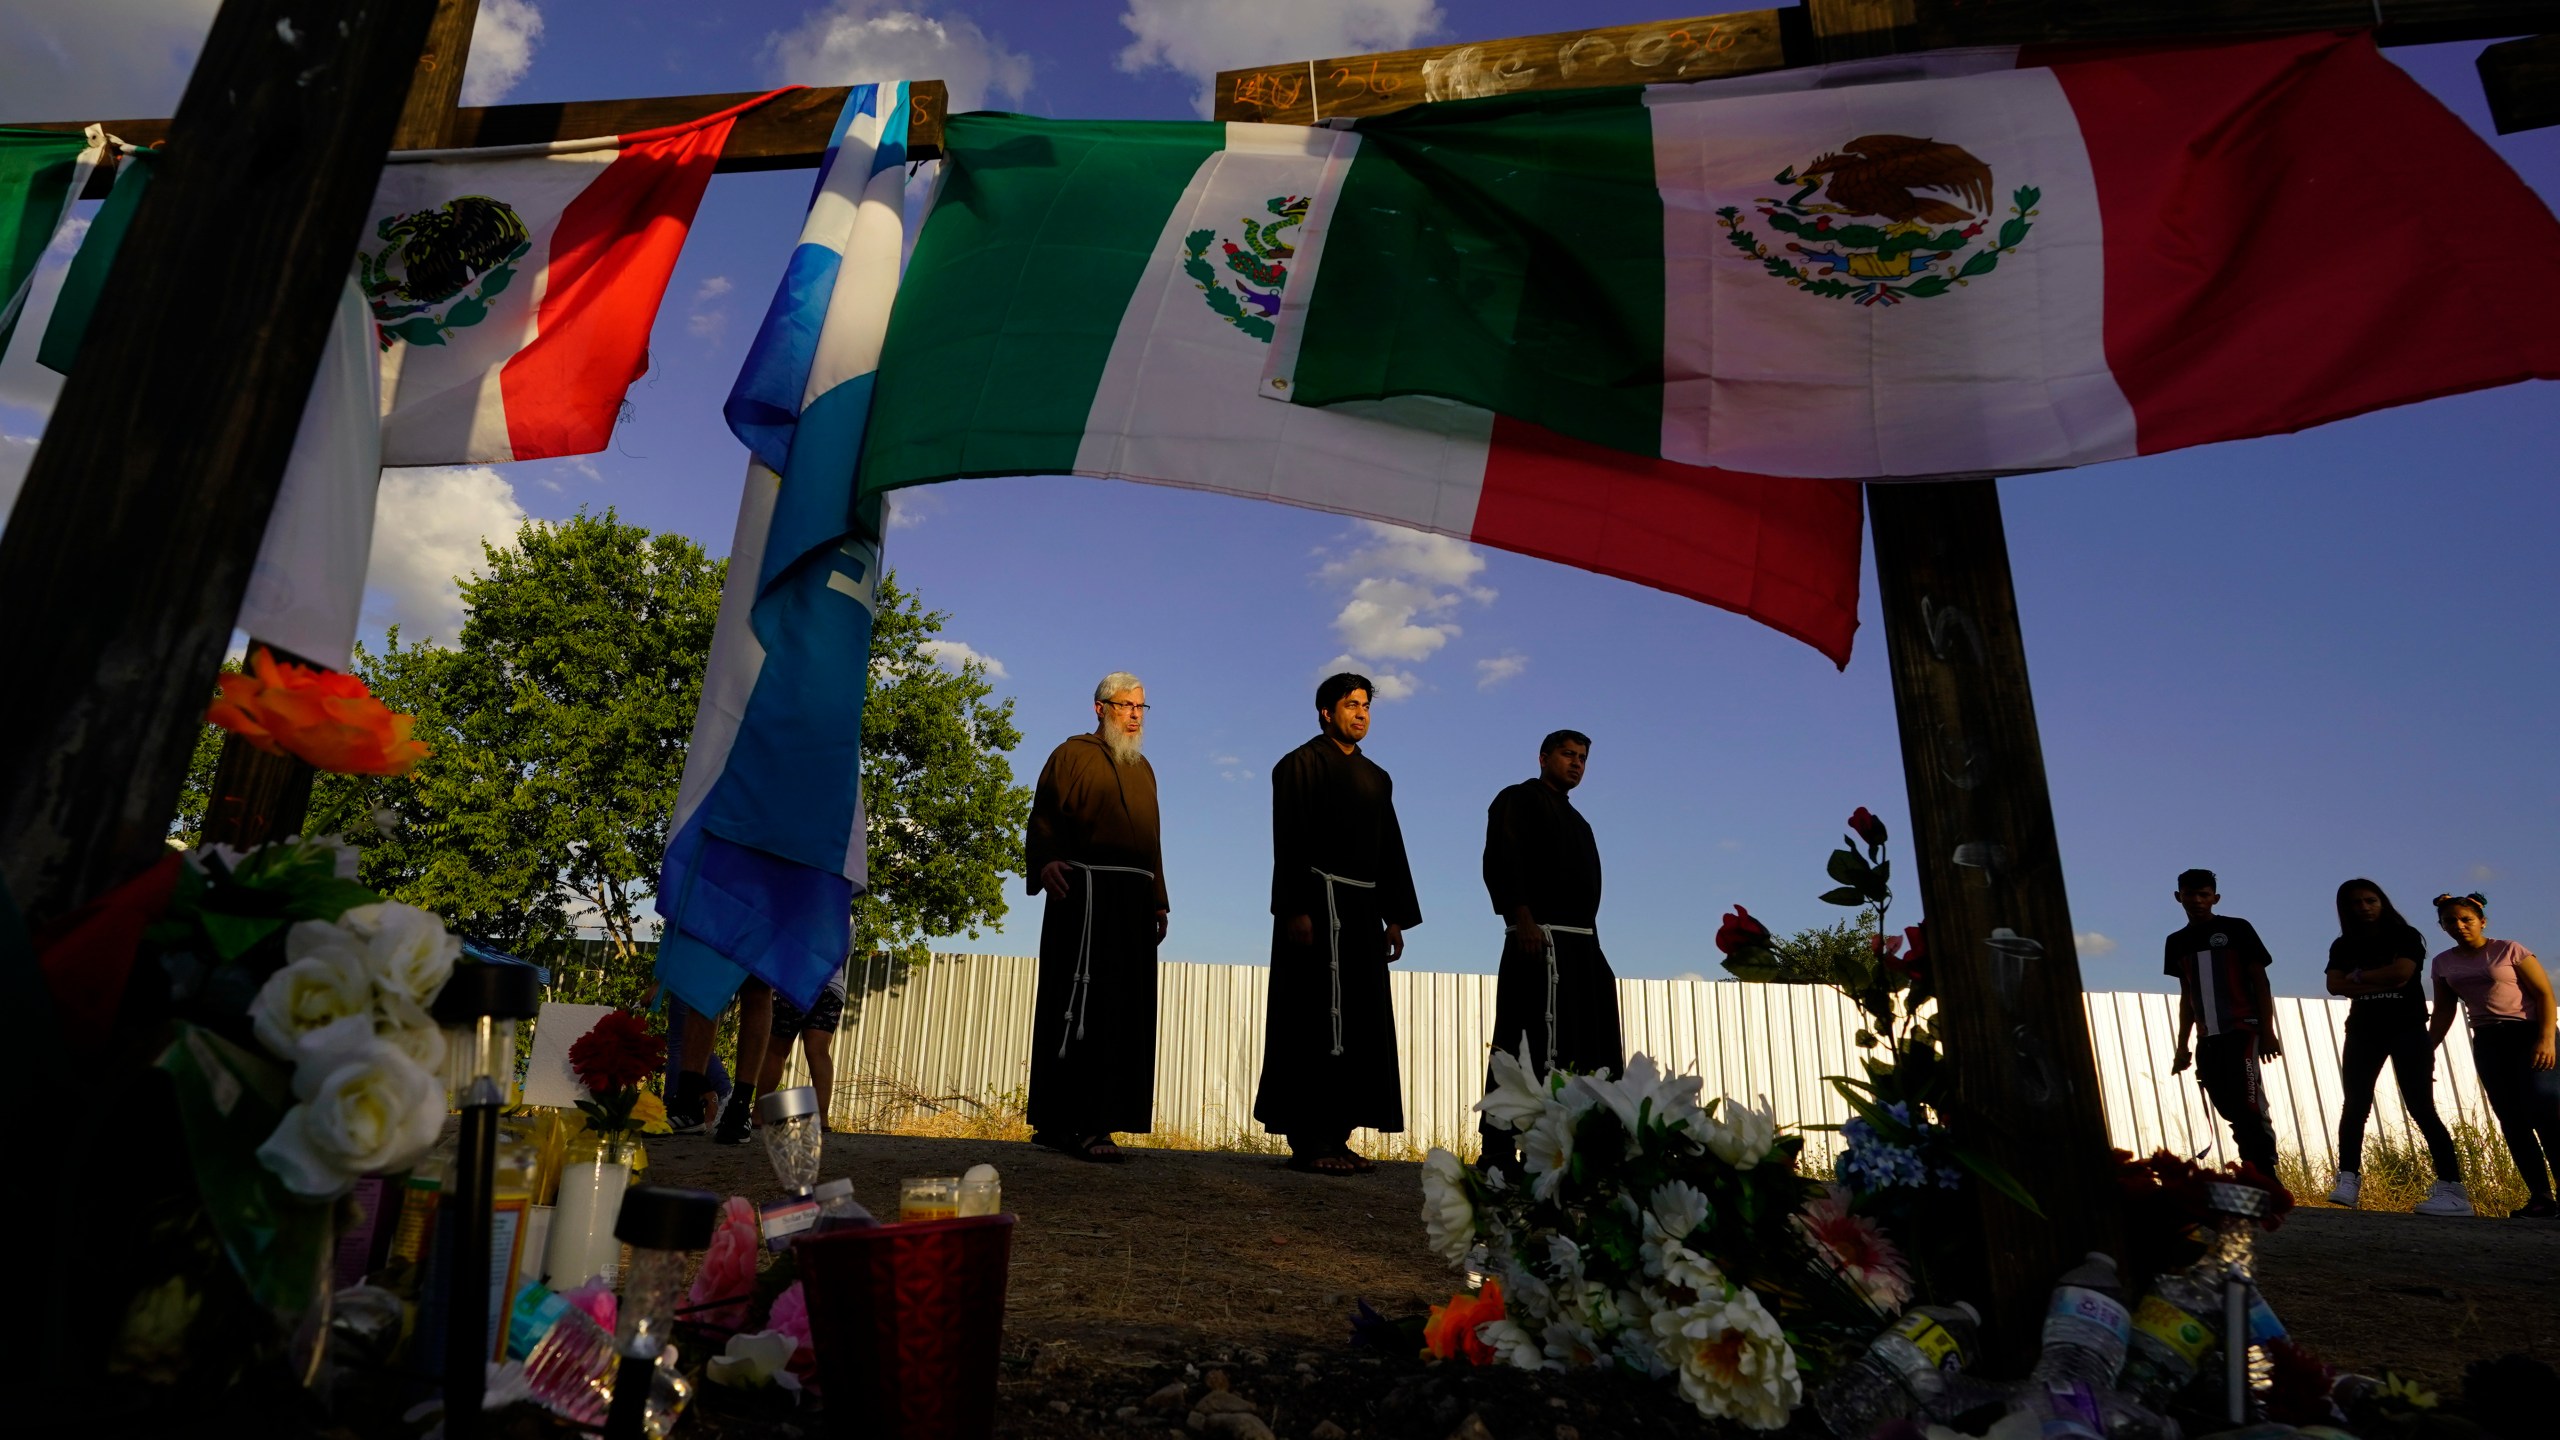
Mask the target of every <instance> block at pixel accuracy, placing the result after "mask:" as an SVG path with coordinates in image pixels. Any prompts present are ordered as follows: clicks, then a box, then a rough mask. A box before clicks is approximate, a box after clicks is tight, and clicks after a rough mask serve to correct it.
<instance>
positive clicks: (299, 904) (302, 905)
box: [284, 875, 382, 920]
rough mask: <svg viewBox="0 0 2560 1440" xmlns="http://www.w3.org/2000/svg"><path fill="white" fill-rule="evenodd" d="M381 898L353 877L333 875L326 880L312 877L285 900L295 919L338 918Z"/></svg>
mask: <svg viewBox="0 0 2560 1440" xmlns="http://www.w3.org/2000/svg"><path fill="white" fill-rule="evenodd" d="M381 899H382V897H381V896H379V895H376V894H374V893H373V892H372V891H370V890H368V889H366V888H365V887H363V886H362V885H359V884H357V883H356V882H354V881H353V880H341V879H339V878H338V877H337V876H335V875H331V876H329V877H328V878H326V879H324V880H315V881H311V882H309V883H307V884H305V885H304V886H302V887H301V888H300V889H298V890H297V891H295V892H294V894H293V895H292V897H291V898H290V899H288V900H286V902H285V907H284V910H285V914H287V915H290V916H292V917H293V918H294V919H296V920H335V919H337V918H338V917H339V916H341V915H344V914H346V913H347V912H348V911H350V910H353V909H354V908H356V907H357V906H359V905H372V904H376V903H378V902H380V901H381Z"/></svg>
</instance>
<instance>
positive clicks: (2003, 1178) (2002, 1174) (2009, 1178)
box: [1947, 1140, 2044, 1220]
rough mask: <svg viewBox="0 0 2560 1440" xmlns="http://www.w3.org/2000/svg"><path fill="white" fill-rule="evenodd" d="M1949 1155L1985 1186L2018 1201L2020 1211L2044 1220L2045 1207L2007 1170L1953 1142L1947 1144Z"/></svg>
mask: <svg viewBox="0 0 2560 1440" xmlns="http://www.w3.org/2000/svg"><path fill="white" fill-rule="evenodd" d="M1947 1153H1948V1154H1950V1155H1953V1156H1954V1157H1955V1160H1956V1163H1957V1164H1959V1165H1961V1166H1963V1167H1964V1168H1965V1169H1967V1170H1969V1171H1971V1172H1973V1175H1974V1177H1975V1178H1976V1179H1978V1180H1980V1181H1981V1182H1982V1183H1983V1184H1985V1185H1988V1186H1990V1187H1991V1188H1992V1189H1994V1190H1997V1191H1999V1192H2000V1193H2001V1194H2003V1195H2006V1196H2008V1197H2009V1198H2010V1199H2011V1200H2014V1201H2016V1202H2017V1203H2018V1206H2019V1208H2020V1209H2023V1210H2025V1211H2026V1212H2027V1213H2028V1214H2030V1215H2033V1216H2035V1217H2036V1218H2037V1219H2039V1220H2041V1219H2043V1218H2044V1207H2043V1206H2041V1205H2038V1204H2037V1203H2036V1197H2034V1196H2033V1195H2030V1194H2028V1193H2027V1191H2026V1187H2025V1186H2023V1185H2020V1184H2019V1183H2018V1181H2017V1177H2015V1176H2013V1175H2011V1174H2010V1173H2009V1172H2008V1171H2007V1170H2005V1169H2003V1168H2001V1167H2000V1166H1999V1165H1996V1164H1994V1163H1992V1162H1991V1161H1990V1160H1989V1159H1987V1158H1985V1157H1984V1156H1982V1155H1980V1154H1977V1153H1975V1152H1974V1151H1972V1150H1969V1149H1967V1148H1965V1147H1964V1146H1962V1145H1958V1144H1956V1143H1955V1142H1954V1141H1952V1140H1951V1141H1948V1142H1947Z"/></svg>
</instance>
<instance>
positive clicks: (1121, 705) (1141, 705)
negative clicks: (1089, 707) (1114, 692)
mask: <svg viewBox="0 0 2560 1440" xmlns="http://www.w3.org/2000/svg"><path fill="white" fill-rule="evenodd" d="M1093 703H1094V704H1096V705H1099V706H1101V707H1102V708H1103V709H1105V710H1118V711H1121V712H1122V713H1124V714H1144V713H1146V712H1147V711H1149V710H1153V709H1154V708H1156V707H1154V706H1153V705H1150V704H1148V703H1147V702H1145V701H1144V700H1096V701H1094V702H1093Z"/></svg>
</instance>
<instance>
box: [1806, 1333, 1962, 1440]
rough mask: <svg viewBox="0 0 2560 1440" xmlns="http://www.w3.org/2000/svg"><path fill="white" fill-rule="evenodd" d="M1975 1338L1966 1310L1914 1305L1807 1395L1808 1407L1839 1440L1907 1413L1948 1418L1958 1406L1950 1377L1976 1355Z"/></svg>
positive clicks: (1857, 1438)
mask: <svg viewBox="0 0 2560 1440" xmlns="http://www.w3.org/2000/svg"><path fill="white" fill-rule="evenodd" d="M1981 1339H1982V1315H1981V1312H1979V1311H1977V1310H1975V1309H1974V1308H1973V1307H1972V1306H1971V1305H1968V1304H1966V1303H1964V1302H1963V1301H1961V1300H1959V1301H1957V1302H1956V1303H1955V1304H1953V1305H1915V1306H1913V1307H1911V1308H1910V1309H1909V1310H1906V1311H1904V1312H1903V1315H1902V1318H1901V1319H1900V1320H1897V1321H1895V1322H1894V1323H1893V1327H1892V1328H1891V1329H1889V1330H1887V1331H1885V1332H1884V1333H1883V1334H1881V1335H1878V1336H1877V1337H1876V1338H1875V1340H1874V1342H1873V1343H1871V1344H1870V1345H1868V1346H1867V1353H1866V1354H1864V1355H1861V1356H1859V1357H1858V1362H1857V1363H1856V1364H1854V1365H1852V1366H1850V1367H1849V1368H1848V1370H1847V1371H1845V1372H1843V1373H1842V1375H1841V1376H1840V1378H1839V1379H1837V1380H1834V1381H1832V1382H1831V1383H1830V1384H1829V1385H1826V1386H1824V1387H1823V1388H1822V1390H1821V1391H1820V1392H1819V1393H1818V1394H1816V1395H1815V1396H1814V1400H1813V1408H1814V1410H1815V1411H1816V1412H1817V1413H1819V1414H1820V1415H1821V1416H1822V1423H1823V1424H1825V1425H1828V1426H1830V1427H1831V1433H1832V1434H1834V1435H1836V1436H1839V1437H1840V1440H1867V1437H1869V1436H1871V1435H1873V1434H1875V1432H1876V1427H1877V1426H1879V1425H1882V1424H1884V1423H1885V1422H1886V1421H1888V1420H1898V1419H1901V1418H1902V1417H1903V1416H1906V1415H1918V1416H1922V1417H1924V1418H1927V1419H1931V1420H1946V1419H1950V1418H1952V1417H1953V1416H1954V1414H1955V1412H1956V1411H1958V1410H1960V1409H1962V1408H1963V1406H1962V1404H1961V1403H1959V1401H1958V1395H1959V1392H1958V1390H1957V1388H1956V1386H1955V1384H1954V1375H1955V1372H1958V1371H1961V1370H1962V1369H1963V1368H1964V1367H1965V1366H1966V1365H1968V1364H1971V1363H1972V1361H1973V1358H1974V1356H1975V1355H1976V1354H1978V1353H1980V1351H1981V1348H1982V1346H1981Z"/></svg>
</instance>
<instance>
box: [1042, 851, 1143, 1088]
mask: <svg viewBox="0 0 2560 1440" xmlns="http://www.w3.org/2000/svg"><path fill="white" fill-rule="evenodd" d="M1067 863H1068V864H1069V865H1072V866H1074V867H1075V868H1076V869H1078V870H1081V871H1083V872H1084V938H1083V940H1082V941H1081V942H1079V943H1078V944H1077V946H1076V978H1075V983H1074V984H1072V985H1069V986H1068V987H1067V1016H1066V1018H1067V1019H1069V1020H1071V1021H1073V1022H1075V1023H1074V1024H1073V1025H1071V1026H1069V1027H1068V1029H1067V1033H1065V1034H1064V1035H1061V1036H1059V1037H1058V1058H1059V1059H1061V1060H1063V1059H1065V1058H1066V1055H1067V1047H1068V1046H1069V1045H1071V1044H1073V1043H1075V1042H1076V1041H1078V1040H1081V1039H1083V1038H1084V1017H1085V1013H1086V1012H1087V1011H1089V1010H1091V1009H1092V1008H1093V877H1094V876H1095V875H1096V874H1097V873H1099V872H1101V871H1105V870H1107V871H1110V872H1111V873H1112V874H1114V875H1144V876H1146V877H1147V878H1148V879H1150V880H1153V879H1154V878H1156V872H1154V871H1153V870H1141V869H1139V868H1138V867H1137V866H1135V865H1087V864H1085V863H1084V862H1083V861H1081V860H1070V861H1068V862H1067Z"/></svg>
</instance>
